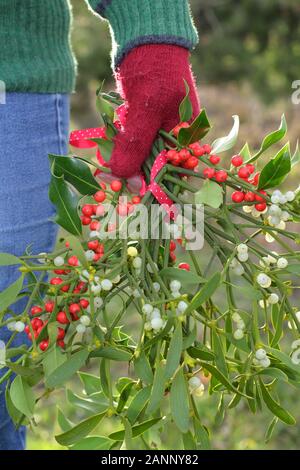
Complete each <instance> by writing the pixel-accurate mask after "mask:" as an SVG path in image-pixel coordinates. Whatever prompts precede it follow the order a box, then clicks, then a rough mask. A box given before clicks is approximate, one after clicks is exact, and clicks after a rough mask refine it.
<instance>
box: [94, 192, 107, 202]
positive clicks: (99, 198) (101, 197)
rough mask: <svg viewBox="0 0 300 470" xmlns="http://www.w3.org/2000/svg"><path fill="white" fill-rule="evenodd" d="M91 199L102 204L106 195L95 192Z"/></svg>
mask: <svg viewBox="0 0 300 470" xmlns="http://www.w3.org/2000/svg"><path fill="white" fill-rule="evenodd" d="M93 198H94V199H95V201H97V202H103V201H105V199H106V194H105V192H104V191H97V192H96V193H95V194H94V196H93Z"/></svg>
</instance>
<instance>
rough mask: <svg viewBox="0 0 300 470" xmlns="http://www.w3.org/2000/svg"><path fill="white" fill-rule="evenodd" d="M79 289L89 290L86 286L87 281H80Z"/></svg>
mask: <svg viewBox="0 0 300 470" xmlns="http://www.w3.org/2000/svg"><path fill="white" fill-rule="evenodd" d="M76 287H77V289H79V290H80V291H81V290H83V291H84V292H85V291H86V290H87V287H86V283H85V282H83V281H80V282H78V284H77V286H76Z"/></svg>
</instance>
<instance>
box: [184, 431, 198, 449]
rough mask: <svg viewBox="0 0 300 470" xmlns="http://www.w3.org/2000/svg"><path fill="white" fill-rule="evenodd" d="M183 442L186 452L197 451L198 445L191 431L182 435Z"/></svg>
mask: <svg viewBox="0 0 300 470" xmlns="http://www.w3.org/2000/svg"><path fill="white" fill-rule="evenodd" d="M182 442H183V447H184V450H197V444H196V442H195V440H194V436H193V434H192V433H191V431H188V432H187V433H185V434H182Z"/></svg>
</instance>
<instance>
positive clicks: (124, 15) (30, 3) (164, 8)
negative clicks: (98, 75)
mask: <svg viewBox="0 0 300 470" xmlns="http://www.w3.org/2000/svg"><path fill="white" fill-rule="evenodd" d="M79 1H84V0H79ZM88 3H89V5H90V7H91V9H92V10H93V11H94V12H95V13H96V14H98V15H99V16H101V17H102V18H105V19H106V20H107V21H109V23H110V27H111V32H112V38H113V64H114V66H117V65H118V64H120V62H121V61H122V59H123V58H124V56H125V55H126V54H127V53H128V52H129V51H130V50H131V49H132V48H134V47H136V46H138V45H141V44H152V43H167V44H177V45H180V46H183V47H186V48H188V49H191V48H192V47H193V46H195V45H196V43H197V33H196V30H195V28H194V26H193V22H192V19H191V16H190V11H189V5H188V1H187V0H102V1H100V0H88ZM70 25H71V6H70V3H69V0H0V80H1V81H2V82H4V83H5V86H6V90H7V91H18V92H42V93H64V92H65V93H68V92H71V91H73V90H74V85H75V71H76V66H75V60H74V57H73V54H72V50H71V47H70Z"/></svg>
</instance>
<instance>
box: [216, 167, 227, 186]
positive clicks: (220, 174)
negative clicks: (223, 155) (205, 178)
mask: <svg viewBox="0 0 300 470" xmlns="http://www.w3.org/2000/svg"><path fill="white" fill-rule="evenodd" d="M215 178H216V181H217V182H218V183H224V182H225V181H226V180H227V178H228V174H227V171H225V170H219V171H217V172H216V175H215Z"/></svg>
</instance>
